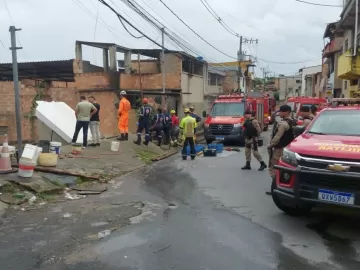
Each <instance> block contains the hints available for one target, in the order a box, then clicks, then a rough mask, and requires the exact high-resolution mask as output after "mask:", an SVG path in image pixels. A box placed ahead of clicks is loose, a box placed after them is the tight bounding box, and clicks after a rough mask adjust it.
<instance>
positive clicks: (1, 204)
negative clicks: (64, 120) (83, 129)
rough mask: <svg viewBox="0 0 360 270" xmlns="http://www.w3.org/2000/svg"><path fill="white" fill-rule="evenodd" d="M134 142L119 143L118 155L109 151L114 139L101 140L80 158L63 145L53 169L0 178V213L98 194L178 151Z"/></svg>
mask: <svg viewBox="0 0 360 270" xmlns="http://www.w3.org/2000/svg"><path fill="white" fill-rule="evenodd" d="M134 139H135V136H134V135H133V136H130V137H129V141H124V142H120V150H119V152H112V151H111V150H110V145H111V141H113V140H116V138H114V139H108V140H104V141H102V142H101V146H100V147H88V148H86V149H83V151H82V153H81V155H79V156H74V155H71V152H72V146H71V145H65V146H63V147H62V149H61V155H60V157H59V160H58V164H57V166H56V168H49V167H47V168H45V167H37V170H36V171H34V175H33V177H32V178H21V177H18V176H17V173H12V174H2V175H0V214H1V209H6V208H7V206H8V205H15V206H17V205H21V206H19V207H21V209H24V210H26V209H29V208H34V207H35V208H36V207H37V206H39V204H40V205H43V204H46V203H47V202H50V201H52V202H54V201H64V200H65V201H66V200H73V199H79V198H83V197H85V196H84V194H87V195H89V194H90V195H96V194H101V193H102V192H105V191H106V190H107V184H106V183H107V182H109V181H110V182H112V181H111V179H113V178H115V177H119V176H121V175H124V174H127V173H130V172H133V171H136V170H138V169H140V168H142V167H144V166H146V165H147V164H149V163H151V162H152V160H153V159H154V158H157V157H159V156H160V157H161V156H164V155H166V154H167V153H174V152H176V151H177V149H176V148H170V147H169V146H163V147H162V148H160V147H158V146H156V145H155V144H153V143H149V145H148V146H145V145H136V144H134V143H133V140H134ZM39 170H40V171H39ZM41 170H45V171H46V172H44V171H41ZM15 208H16V207H15Z"/></svg>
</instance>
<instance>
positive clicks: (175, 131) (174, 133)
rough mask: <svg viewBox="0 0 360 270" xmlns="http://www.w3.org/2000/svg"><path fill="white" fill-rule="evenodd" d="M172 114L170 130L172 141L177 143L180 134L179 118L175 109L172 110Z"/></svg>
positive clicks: (174, 143) (173, 143)
mask: <svg viewBox="0 0 360 270" xmlns="http://www.w3.org/2000/svg"><path fill="white" fill-rule="evenodd" d="M170 114H171V130H170V136H171V142H170V143H171V144H172V145H177V144H178V138H179V134H180V128H179V118H178V117H177V116H176V112H175V110H171V111H170Z"/></svg>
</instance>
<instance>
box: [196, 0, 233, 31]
mask: <svg viewBox="0 0 360 270" xmlns="http://www.w3.org/2000/svg"><path fill="white" fill-rule="evenodd" d="M200 2H201V3H202V4H203V6H204V7H205V8H206V9H207V11H209V13H210V14H211V15H212V16H213V17H214V18H215V19H216V20H217V21H218V22H219V23H220V24H221V25H222V27H224V29H225V30H226V31H227V32H229V33H230V34H231V35H233V36H236V37H240V35H239V34H238V33H237V32H236V31H234V30H232V29H231V28H230V27H229V26H228V25H227V24H226V23H225V22H224V21H223V20H222V19H221V17H220V16H219V15H218V14H217V13H216V12H215V11H214V9H213V8H212V7H211V6H210V5H209V3H208V2H207V1H206V0H200Z"/></svg>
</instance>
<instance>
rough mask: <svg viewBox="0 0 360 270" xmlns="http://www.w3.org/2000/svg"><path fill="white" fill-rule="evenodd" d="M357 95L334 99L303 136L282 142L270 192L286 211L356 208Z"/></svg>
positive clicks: (359, 172) (359, 193)
mask: <svg viewBox="0 0 360 270" xmlns="http://www.w3.org/2000/svg"><path fill="white" fill-rule="evenodd" d="M359 118H360V99H356V98H354V99H345V98H334V99H332V106H331V107H330V108H325V109H323V110H322V111H321V112H320V113H318V115H317V116H316V117H315V119H314V120H313V121H312V123H311V124H310V125H309V126H308V127H307V128H304V127H302V128H301V129H302V130H300V131H299V132H298V133H300V134H301V135H300V136H298V137H297V138H296V140H293V141H292V142H291V143H290V144H289V145H288V146H286V147H285V149H284V151H283V154H282V156H281V159H280V160H279V162H278V163H277V165H275V169H276V178H275V179H274V180H273V183H272V187H271V191H272V192H271V193H272V197H273V201H274V203H275V205H276V206H277V207H278V208H279V209H280V210H282V211H284V212H285V213H287V214H289V215H302V214H305V213H307V212H309V211H310V210H311V209H312V208H313V207H314V206H317V205H324V204H326V205H328V206H331V205H333V206H336V207H337V206H342V207H346V208H351V209H358V210H360V185H359V179H360V163H359V156H360V126H359V122H358V119H359Z"/></svg>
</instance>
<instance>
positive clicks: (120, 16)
mask: <svg viewBox="0 0 360 270" xmlns="http://www.w3.org/2000/svg"><path fill="white" fill-rule="evenodd" d="M98 1H99V2H100V3H101V4H103V5H104V6H106V7H108V8H109V9H110V10H111V11H112V12H114V13H115V14H116V15H117V16H118V18H119V19H120V18H121V19H122V20H123V21H125V22H126V23H127V24H128V25H130V26H131V27H132V28H133V29H135V30H136V31H138V32H139V33H140V34H142V35H143V36H144V37H146V38H147V39H148V40H151V41H152V42H153V43H154V44H156V45H158V46H159V47H161V48H163V46H162V45H160V44H159V43H158V42H156V41H155V40H153V39H152V38H150V37H149V36H147V35H145V34H144V33H143V32H142V31H141V30H139V29H138V28H137V27H135V26H134V25H133V24H132V23H130V22H129V21H128V20H127V19H126V18H124V17H123V16H122V15H120V14H119V13H118V12H117V11H116V10H115V9H114V8H113V7H112V6H110V5H109V4H108V3H106V2H105V1H104V0H98ZM164 49H166V48H164Z"/></svg>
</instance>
